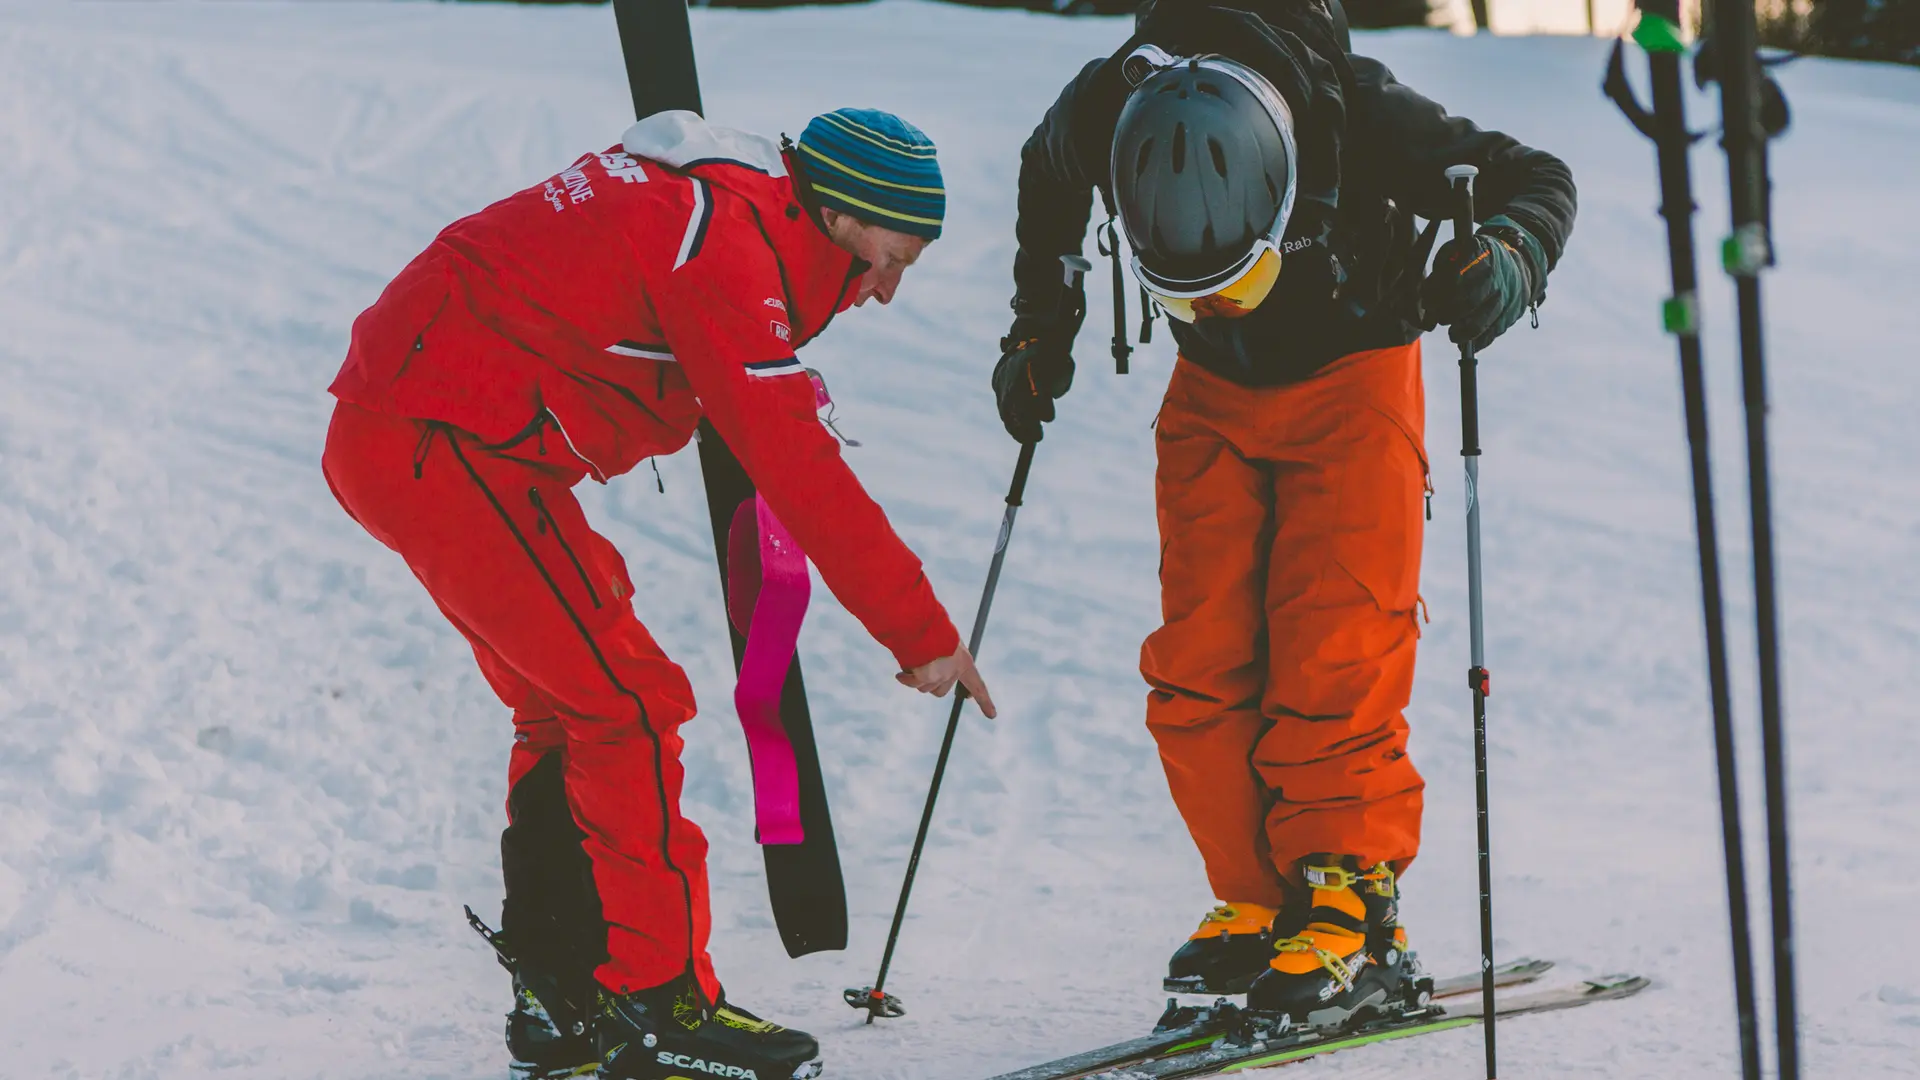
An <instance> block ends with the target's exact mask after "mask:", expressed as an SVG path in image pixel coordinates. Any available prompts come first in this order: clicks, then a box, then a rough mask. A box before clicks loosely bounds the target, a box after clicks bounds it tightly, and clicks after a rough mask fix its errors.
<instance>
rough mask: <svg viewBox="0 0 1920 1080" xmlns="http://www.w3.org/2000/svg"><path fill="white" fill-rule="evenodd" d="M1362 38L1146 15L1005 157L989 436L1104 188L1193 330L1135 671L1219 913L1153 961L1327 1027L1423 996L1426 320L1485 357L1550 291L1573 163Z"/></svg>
mask: <svg viewBox="0 0 1920 1080" xmlns="http://www.w3.org/2000/svg"><path fill="white" fill-rule="evenodd" d="M1350 45H1351V43H1350V41H1349V40H1348V37H1347V35H1346V32H1345V26H1344V17H1343V16H1342V15H1341V14H1340V12H1339V9H1338V4H1337V3H1334V4H1332V5H1331V6H1329V4H1328V3H1327V2H1326V0H1289V2H1287V3H1278V2H1273V0H1238V2H1235V3H1230V4H1221V3H1211V2H1207V3H1203V2H1199V0H1150V2H1149V3H1147V4H1145V5H1143V6H1142V8H1141V11H1140V15H1139V17H1138V21H1137V24H1136V32H1135V34H1134V36H1133V37H1132V38H1131V39H1130V40H1129V41H1127V42H1126V43H1125V44H1124V45H1122V46H1121V47H1120V49H1119V50H1117V51H1116V52H1114V53H1113V54H1112V55H1111V56H1108V57H1105V58H1102V59H1098V60H1095V61H1093V62H1092V63H1089V64H1088V65H1087V66H1086V67H1084V68H1083V69H1081V71H1080V73H1079V75H1078V76H1076V77H1075V78H1074V80H1073V81H1072V82H1071V83H1070V84H1068V86H1067V87H1066V89H1065V90H1063V91H1062V92H1061V94H1060V96H1059V98H1058V100H1056V101H1055V102H1054V104H1053V106H1052V107H1051V108H1050V109H1049V110H1048V112H1047V114H1046V117H1045V118H1044V119H1043V120H1042V121H1041V123H1040V125H1039V126H1038V127H1037V128H1035V130H1034V132H1033V135H1032V137H1031V138H1030V139H1028V141H1027V143H1026V145H1025V147H1024V148H1023V149H1022V152H1021V168H1020V192H1019V208H1020V216H1019V222H1018V224H1017V226H1016V235H1017V237H1018V240H1019V252H1018V254H1017V255H1016V257H1015V261H1014V282H1015V294H1014V301H1013V308H1014V312H1015V317H1014V323H1013V328H1012V330H1011V332H1010V333H1009V334H1008V335H1007V336H1006V338H1004V339H1003V341H1002V355H1001V359H1000V362H999V364H998V365H997V366H996V368H995V370H994V390H995V393H996V395H997V397H998V401H999V406H1000V415H1001V419H1002V421H1003V422H1004V423H1005V424H1006V427H1007V430H1008V432H1009V433H1010V434H1012V435H1013V436H1014V437H1015V438H1016V439H1020V440H1022V441H1032V440H1035V439H1038V438H1040V437H1041V433H1042V428H1041V425H1042V424H1043V423H1045V422H1047V421H1051V420H1052V419H1053V418H1054V405H1053V402H1054V400H1055V399H1057V398H1059V397H1060V396H1061V395H1062V394H1063V393H1065V392H1066V390H1067V389H1068V388H1069V387H1070V386H1071V385H1072V377H1073V359H1072V355H1071V349H1072V345H1073V339H1074V336H1075V335H1076V333H1077V332H1078V330H1079V323H1080V317H1079V315H1078V314H1073V313H1079V312H1084V311H1085V298H1084V297H1083V296H1077V297H1076V296H1066V297H1063V296H1062V291H1063V289H1065V288H1067V286H1066V285H1065V284H1064V283H1063V282H1062V281H1061V280H1060V278H1059V276H1058V275H1057V274H1055V273H1053V272H1052V267H1053V266H1054V265H1055V264H1056V260H1057V259H1058V258H1059V257H1060V255H1062V254H1065V253H1072V252H1078V251H1079V250H1080V247H1081V244H1082V243H1083V241H1084V237H1085V233H1086V228H1087V224H1088V216H1089V211H1090V210H1091V208H1092V204H1093V196H1094V194H1095V193H1096V192H1097V193H1098V194H1099V196H1100V199H1101V202H1102V204H1103V205H1104V207H1105V209H1106V212H1107V214H1108V216H1109V218H1111V219H1113V220H1114V221H1117V223H1118V224H1119V226H1120V227H1121V228H1122V229H1124V230H1125V232H1126V236H1127V245H1128V247H1129V248H1131V251H1132V260H1131V261H1132V269H1133V275H1134V278H1135V279H1136V280H1137V281H1138V282H1139V284H1140V287H1141V289H1142V291H1143V293H1144V294H1145V297H1146V298H1150V301H1151V303H1152V305H1153V306H1154V308H1157V309H1158V310H1160V311H1163V312H1164V313H1165V314H1167V315H1168V316H1169V317H1170V328H1171V330H1172V332H1173V338H1174V340H1175V342H1176V343H1177V344H1178V345H1179V349H1180V358H1179V360H1178V362H1177V364H1176V366H1175V368H1174V372H1173V377H1172V381H1171V384H1170V385H1169V386H1168V388H1167V393H1166V399H1165V402H1164V403H1163V405H1162V406H1161V410H1160V415H1159V419H1158V421H1157V425H1156V435H1155V447H1156V450H1157V452H1158V457H1159V466H1158V471H1157V474H1156V477H1155V483H1154V491H1155V499H1156V502H1157V505H1158V516H1159V526H1160V542H1161V568H1160V585H1161V607H1162V615H1163V617H1164V625H1163V626H1162V627H1161V628H1160V629H1159V630H1157V631H1155V632H1154V633H1153V635H1152V636H1151V637H1149V638H1148V639H1147V641H1146V643H1145V645H1144V646H1143V647H1142V649H1141V659H1140V670H1141V673H1142V675H1143V676H1145V678H1146V681H1147V683H1148V685H1149V687H1150V691H1149V693H1148V696H1147V706H1146V720H1147V726H1148V728H1149V729H1150V730H1151V731H1152V733H1153V736H1154V739H1155V741H1156V742H1157V744H1158V747H1159V752H1160V759H1161V763H1162V764H1163V766H1164V767H1165V770H1166V775H1167V782H1168V786H1169V788H1170V789H1171V792H1172V794H1173V799H1174V803H1175V805H1176V806H1177V807H1178V808H1179V811H1180V814H1181V816H1182V817H1183V818H1185V820H1186V824H1187V828H1188V831H1189V832H1191V834H1192V836H1193V839H1194V842H1195V844H1196V845H1198V847H1199V849H1200V854H1201V856H1202V859H1203V860H1204V862H1205V864H1206V872H1207V879H1208V884H1209V886H1210V887H1211V890H1212V892H1213V895H1214V896H1215V898H1216V899H1217V900H1219V901H1221V903H1220V905H1219V906H1218V907H1216V908H1215V909H1214V910H1213V911H1212V912H1211V913H1209V914H1208V915H1207V916H1206V917H1205V918H1204V919H1203V920H1202V921H1201V924H1200V928H1199V929H1198V930H1197V931H1195V932H1194V934H1193V935H1192V937H1191V938H1190V939H1189V940H1188V941H1186V942H1185V943H1183V944H1182V945H1181V947H1180V948H1179V950H1178V951H1177V952H1175V953H1174V955H1173V957H1172V960H1171V961H1170V962H1169V965H1168V973H1167V979H1166V984H1165V985H1166V987H1167V989H1169V990H1174V991H1191V992H1197V993H1206V994H1210V995H1211V994H1232V993H1246V994H1247V996H1248V997H1247V1001H1248V1005H1249V1007H1250V1008H1253V1009H1256V1010H1261V1011H1266V1012H1278V1013H1286V1014H1288V1015H1290V1016H1292V1017H1293V1018H1295V1019H1296V1020H1298V1021H1300V1022H1303V1023H1311V1024H1314V1025H1316V1026H1326V1025H1340V1024H1344V1023H1347V1022H1349V1021H1350V1020H1351V1019H1352V1018H1353V1017H1355V1016H1360V1015H1364V1014H1366V1013H1367V1012H1368V1011H1371V1010H1381V1009H1390V1008H1392V1007H1393V1006H1394V1005H1395V1004H1397V1003H1407V1002H1412V1001H1415V1000H1417V998H1418V994H1419V972H1418V967H1417V965H1414V964H1411V963H1409V962H1407V938H1406V933H1405V931H1404V929H1403V928H1402V927H1401V925H1400V921H1399V895H1400V891H1399V890H1400V887H1399V875H1400V874H1401V873H1402V872H1404V871H1405V870H1406V869H1407V867H1408V865H1409V864H1411V863H1412V862H1413V860H1414V858H1415V856H1416V855H1417V854H1418V853H1419V849H1420V817H1421V809H1422V799H1423V790H1424V782H1423V781H1422V779H1421V777H1420V774H1419V772H1418V771H1417V770H1416V769H1415V768H1414V764H1413V761H1412V759H1411V758H1410V757H1408V754H1407V734H1408V732H1407V722H1406V718H1405V715H1404V710H1405V708H1406V706H1407V704H1408V702H1409V700H1410V698H1411V694H1412V688H1413V672H1414V653H1415V648H1416V643H1417V641H1418V639H1419V625H1418V621H1419V615H1418V614H1417V612H1418V611H1419V609H1420V600H1419V595H1418V590H1419V576H1420V550H1421V539H1422V528H1423V524H1424V521H1423V513H1422V511H1423V507H1422V502H1423V498H1422V497H1423V495H1425V494H1427V493H1428V492H1429V490H1430V489H1429V487H1428V480H1427V457H1426V450H1425V448H1424V445H1423V434H1424V426H1425V401H1424V398H1423V391H1422V387H1421V375H1420V344H1419V339H1420V332H1421V329H1422V328H1423V327H1431V326H1433V325H1435V324H1446V325H1448V326H1449V327H1450V335H1451V336H1452V337H1453V339H1454V340H1455V341H1460V342H1473V343H1474V344H1476V345H1477V346H1480V347H1482V348H1484V347H1485V346H1486V345H1487V344H1490V343H1491V342H1492V341H1493V339H1494V338H1496V337H1498V336H1499V335H1500V334H1501V333H1502V332H1504V331H1505V330H1506V329H1507V328H1508V327H1510V326H1511V325H1513V323H1514V322H1515V321H1516V320H1518V319H1519V318H1520V316H1521V315H1522V314H1524V313H1525V312H1526V311H1528V310H1529V309H1534V308H1537V305H1538V304H1539V302H1540V300H1541V299H1542V298H1543V297H1544V295H1545V286H1546V275H1547V273H1548V271H1549V270H1551V269H1552V267H1553V265H1554V263H1555V262H1556V261H1557V260H1558V259H1559V257H1560V253H1561V251H1562V249H1563V247H1564V245H1565V243H1566V240H1567V237H1568V235H1569V233H1570V231H1571V229H1572V224H1573V217H1574V201H1575V195H1574V188H1573V181H1572V176H1571V174H1570V173H1569V171H1568V170H1567V168H1566V166H1565V165H1564V164H1563V163H1562V162H1560V161H1559V160H1558V159H1556V158H1554V157H1553V156H1552V155H1550V154H1546V153H1544V152H1542V151H1539V150H1535V149H1532V148H1530V147H1527V146H1524V145H1522V144H1521V143H1520V142H1518V141H1517V140H1515V139H1513V138H1511V137H1509V136H1506V135H1503V134H1500V133H1499V132H1494V131H1486V130H1482V129H1481V128H1479V127H1477V126H1475V125H1474V124H1473V123H1472V122H1470V121H1468V120H1466V119H1464V118H1460V117H1450V116H1448V115H1447V114H1446V111H1445V110H1444V109H1442V108H1441V107H1440V106H1439V105H1438V104H1436V103H1434V102H1432V101H1430V100H1428V99H1426V98H1424V97H1421V96H1420V95H1419V94H1417V93H1415V92H1414V91H1412V90H1411V89H1409V88H1407V87H1406V86H1403V85H1401V84H1400V83H1399V82H1397V81H1396V80H1395V79H1394V77H1393V75H1392V73H1391V72H1389V71H1388V70H1387V69H1386V67H1385V66H1384V65H1382V64H1380V63H1379V62H1378V61H1375V60H1372V59H1369V58H1367V57H1363V56H1356V55H1353V54H1352V53H1351V52H1350ZM1455 164H1472V165H1474V166H1476V167H1477V168H1478V169H1479V171H1480V197H1479V200H1478V207H1479V209H1480V211H1482V212H1483V213H1484V215H1485V216H1484V217H1483V218H1482V224H1481V227H1480V229H1479V230H1478V232H1477V233H1476V234H1475V235H1473V236H1456V237H1454V238H1453V239H1452V240H1450V241H1449V242H1448V243H1447V244H1446V245H1445V246H1444V247H1442V248H1441V250H1440V252H1439V254H1438V257H1437V259H1436V261H1435V263H1434V266H1433V270H1432V272H1431V273H1426V272H1425V270H1426V268H1425V263H1426V260H1427V257H1428V256H1429V255H1430V254H1431V253H1432V242H1433V239H1434V236H1435V234H1434V232H1433V231H1432V230H1431V229H1429V230H1428V231H1426V232H1425V233H1424V234H1423V233H1421V232H1420V230H1418V229H1417V228H1416V227H1415V224H1414V218H1415V217H1416V216H1417V217H1423V218H1426V219H1428V220H1429V221H1437V220H1440V219H1445V218H1450V217H1451V216H1452V210H1453V207H1452V204H1451V197H1450V191H1449V187H1448V184H1447V181H1446V170H1447V168H1448V167H1449V166H1451V165H1455ZM1107 250H1109V251H1110V252H1111V254H1112V257H1113V258H1114V260H1115V263H1116V266H1115V274H1116V278H1117V276H1118V274H1119V272H1120V271H1119V267H1118V265H1117V264H1118V262H1119V260H1120V258H1121V256H1120V253H1119V245H1118V244H1117V243H1115V244H1113V245H1112V246H1111V248H1109V249H1107ZM1116 292H1119V290H1116ZM1121 306H1122V305H1120V304H1116V311H1115V334H1114V337H1115V346H1114V347H1115V349H1116V351H1118V350H1122V349H1124V348H1125V347H1126V345H1125V336H1126V331H1127V327H1126V325H1125V320H1124V314H1123V312H1122V311H1120V310H1118V309H1119V308H1120V307H1121ZM1060 312H1067V313H1069V314H1066V315H1061V314H1058V313H1060Z"/></svg>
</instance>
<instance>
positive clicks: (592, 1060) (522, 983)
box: [466, 908, 600, 1080]
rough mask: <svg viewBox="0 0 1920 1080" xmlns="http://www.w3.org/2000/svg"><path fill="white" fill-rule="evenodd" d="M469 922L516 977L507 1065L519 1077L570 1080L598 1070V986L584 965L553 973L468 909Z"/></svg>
mask: <svg viewBox="0 0 1920 1080" xmlns="http://www.w3.org/2000/svg"><path fill="white" fill-rule="evenodd" d="M466 911H467V925H469V926H471V927H473V931H474V933H476V934H479V935H480V936H481V937H482V938H485V939H486V942H487V944H488V945H491V946H493V954H494V958H495V959H496V960H499V961H500V966H501V967H503V968H506V969H507V972H508V973H509V974H511V975H512V976H513V1011H512V1012H510V1013H508V1014H507V1053H509V1054H511V1055H512V1056H513V1061H512V1063H511V1064H510V1065H509V1066H508V1068H509V1070H510V1071H511V1072H512V1074H513V1076H514V1080H568V1078H571V1077H587V1076H593V1075H595V1074H596V1070H598V1069H599V1067H600V1053H599V1049H598V1048H597V1047H596V1045H595V1044H594V1038H593V1014H594V1010H595V1008H596V1007H597V1006H598V1005H599V992H600V991H599V987H598V985H596V984H595V983H594V982H593V979H592V977H591V976H590V975H587V974H585V971H584V970H583V971H582V972H581V973H580V974H578V975H577V976H576V977H573V978H563V977H560V976H557V975H554V974H553V973H552V972H550V971H549V970H547V969H546V968H544V967H543V966H541V965H538V964H534V963H530V962H528V961H526V960H523V959H521V958H520V956H519V954H518V952H517V951H516V950H515V949H514V948H513V946H512V945H510V944H509V943H508V942H507V936H506V935H505V934H503V933H500V932H498V931H496V930H494V929H493V928H492V927H490V926H488V925H487V924H486V923H485V922H484V921H482V920H481V918H480V916H478V915H475V914H474V913H473V909H472V908H467V909H466Z"/></svg>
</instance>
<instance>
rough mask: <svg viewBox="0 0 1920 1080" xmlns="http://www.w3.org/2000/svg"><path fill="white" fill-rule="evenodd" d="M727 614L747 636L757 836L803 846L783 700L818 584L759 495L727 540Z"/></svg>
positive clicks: (744, 687)
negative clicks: (814, 587) (801, 632)
mask: <svg viewBox="0 0 1920 1080" xmlns="http://www.w3.org/2000/svg"><path fill="white" fill-rule="evenodd" d="M727 568H728V573H727V617H728V618H729V619H731V620H732V621H733V625H734V628H735V629H737V630H739V631H740V633H741V635H742V636H744V637H745V638H746V639H747V647H746V653H745V655H744V656H743V657H742V659H741V661H740V681H739V682H738V683H737V684H735V686H734V690H733V705H734V709H735V710H736V711H737V712H738V713H739V715H740V728H741V730H742V731H743V732H745V734H746V737H747V753H748V756H749V758H750V759H751V760H752V763H753V807H754V822H755V825H756V834H757V838H758V839H759V841H760V843H762V844H798V843H801V842H803V841H804V840H805V839H806V831H805V830H804V829H803V828H802V826H801V824H800V771H799V766H798V765H797V764H796V763H795V759H794V750H793V743H792V742H791V741H790V740H789V739H788V737H787V729H786V725H785V724H784V723H782V722H781V719H780V698H781V695H782V693H783V692H784V691H785V689H786V685H787V673H788V671H789V670H791V669H792V667H793V657H794V653H795V651H796V650H797V649H798V647H799V642H800V623H801V621H802V620H803V619H804V618H805V617H806V614H807V600H808V598H809V596H810V594H811V592H812V582H811V581H810V580H809V579H808V577H807V556H806V553H804V552H802V551H801V550H800V545H799V544H798V543H796V542H795V541H794V539H793V536H792V534H790V533H788V532H787V529H786V526H784V525H782V524H780V519H779V518H776V517H774V516H773V510H772V509H771V508H769V507H768V506H767V501H766V499H764V498H762V497H761V496H759V495H755V496H754V497H753V498H752V499H750V500H748V501H746V502H743V503H741V504H740V509H738V510H737V511H735V512H734V515H733V526H732V528H731V530H730V531H729V532H728V535H727Z"/></svg>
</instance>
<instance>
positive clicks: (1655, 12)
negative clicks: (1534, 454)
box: [1605, 0, 1760, 1080]
mask: <svg viewBox="0 0 1920 1080" xmlns="http://www.w3.org/2000/svg"><path fill="white" fill-rule="evenodd" d="M1639 7H1640V12H1641V14H1640V22H1639V25H1638V26H1636V27H1635V28H1634V31H1633V39H1634V41H1635V42H1637V43H1638V44H1639V45H1640V47H1641V48H1643V49H1645V50H1646V53H1647V66H1648V70H1649V71H1650V72H1651V74H1652V82H1653V110H1652V111H1651V112H1649V111H1648V110H1647V109H1646V108H1644V107H1643V106H1641V105H1640V103H1639V102H1638V101H1636V100H1635V99H1634V96H1633V88H1632V86H1631V85H1630V84H1629V83H1628V82H1627V70H1626V47H1625V43H1624V42H1616V43H1615V44H1614V47H1613V58H1612V60H1611V61H1610V62H1609V63H1608V65H1607V78H1606V83H1605V90H1606V93H1607V95H1608V96H1609V97H1611V98H1613V100H1614V103H1615V104H1617V105H1619V106H1620V110H1621V112H1623V113H1625V114H1626V116H1627V119H1628V120H1629V121H1630V122H1632V124H1633V126H1634V127H1636V128H1638V129H1639V130H1640V132H1641V133H1642V134H1644V135H1646V136H1647V137H1648V138H1650V139H1652V140H1653V145H1654V155H1655V158H1656V160H1657V161H1658V163H1659V170H1660V214H1661V216H1662V217H1664V218H1665V219H1666V223H1667V256H1668V263H1669V269H1670V271H1671V274H1672V278H1673V296H1672V297H1671V298H1670V299H1669V300H1668V301H1667V302H1666V304H1665V307H1664V313H1663V314H1664V318H1663V320H1662V321H1663V322H1664V323H1665V325H1666V330H1667V332H1668V333H1670V334H1673V335H1674V336H1675V338H1676V339H1677V340H1678V342H1679V348H1680V390H1681V397H1682V399H1683V404H1684V410H1685V414H1686V427H1687V445H1688V449H1689V451H1690V455H1689V456H1690V458H1691V466H1692V471H1693V526H1694V535H1695V537H1696V538H1697V540H1698V541H1699V548H1700V602H1701V610H1702V613H1703V616H1704V622H1705V629H1706V646H1707V687H1708V696H1709V699H1710V701H1711V704H1712V709H1713V744H1714V758H1715V762H1716V766H1717V769H1718V772H1719V775H1720V843H1721V847H1722V849H1723V851H1724V854H1725V857H1726V874H1727V916H1728V928H1729V930H1730V933H1731V936H1732V939H1733V941H1732V944H1733V989H1734V1011H1735V1016H1736V1017H1737V1020H1738V1025H1739V1026H1738V1035H1739V1043H1740V1075H1741V1077H1742V1080H1760V1024H1759V1012H1758V1009H1757V1007H1756V1006H1755V1004H1754V978H1753V937H1752V928H1751V926H1750V922H1749V916H1748V911H1747V872H1746V856H1745V854H1744V852H1745V847H1744V840H1743V837H1742V832H1743V830H1742V828H1741V823H1740V781H1739V765H1738V760H1737V758H1736V756H1735V753H1734V732H1733V700H1732V693H1731V690H1730V689H1729V685H1728V675H1727V634H1726V618H1725V614H1724V611H1723V607H1724V605H1723V602H1722V599H1721V583H1720V540H1719V527H1718V525H1717V524H1716V522H1715V520H1714V510H1713V471H1712V467H1711V465H1710V462H1709V459H1708V445H1709V440H1708V438H1707V394H1706V382H1705V377H1704V375H1703V362H1702V359H1701V349H1700V302H1699V296H1698V293H1697V292H1696V288H1697V280H1696V278H1695V265H1694V264H1695V259H1694V243H1693V210H1694V203H1693V178H1692V175H1691V173H1690V171H1689V169H1688V164H1687V152H1688V150H1689V149H1690V148H1691V147H1692V146H1693V143H1694V141H1695V139H1696V138H1697V136H1695V135H1694V134H1693V133H1692V132H1690V131H1688V130H1687V114H1686V98H1685V95H1684V94H1683V93H1682V92H1681V81H1680V80H1681V72H1680V58H1681V57H1682V56H1684V55H1685V54H1686V48H1687V47H1686V43H1685V41H1684V40H1683V39H1682V37H1681V34H1680V8H1679V0H1640V4H1639Z"/></svg>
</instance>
